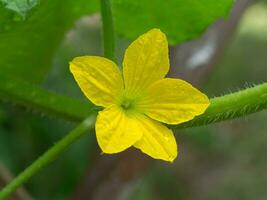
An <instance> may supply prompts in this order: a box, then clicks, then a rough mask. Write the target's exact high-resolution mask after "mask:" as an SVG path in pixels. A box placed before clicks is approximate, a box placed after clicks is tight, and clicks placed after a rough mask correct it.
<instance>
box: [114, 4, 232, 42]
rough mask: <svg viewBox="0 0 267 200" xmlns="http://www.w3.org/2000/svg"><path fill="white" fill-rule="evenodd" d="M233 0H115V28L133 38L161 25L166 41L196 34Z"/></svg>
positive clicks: (173, 40) (222, 12)
mask: <svg viewBox="0 0 267 200" xmlns="http://www.w3.org/2000/svg"><path fill="white" fill-rule="evenodd" d="M232 5H233V0H220V1H215V0H168V1H162V0H128V1H125V0H114V1H113V9H114V15H115V25H116V29H117V32H118V33H119V34H122V35H123V36H125V37H127V38H130V39H134V38H136V37H137V36H139V35H141V34H142V33H144V32H146V31H148V30H149V29H151V28H160V29H161V30H162V31H163V32H165V33H166V34H167V36H168V40H169V43H170V44H172V45H174V44H177V43H179V42H182V41H185V40H189V39H192V38H194V37H197V36H198V35H199V34H200V33H201V32H203V31H204V30H205V29H206V28H207V27H208V25H210V24H211V23H213V22H215V21H216V20H217V19H218V18H221V17H225V16H227V14H228V13H229V10H230V8H231V7H232Z"/></svg>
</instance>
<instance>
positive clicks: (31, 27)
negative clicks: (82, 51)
mask: <svg viewBox="0 0 267 200" xmlns="http://www.w3.org/2000/svg"><path fill="white" fill-rule="evenodd" d="M5 2H9V3H8V4H3V3H2V4H0V24H1V26H0V52H1V58H0V66H1V73H5V74H10V76H12V77H19V78H24V79H27V80H29V81H33V82H39V81H40V80H42V79H43V78H44V77H45V75H46V73H47V71H48V70H49V68H50V66H51V62H52V56H53V54H54V52H55V50H56V49H57V48H58V46H59V44H60V42H61V41H62V39H63V37H64V36H65V33H66V31H67V30H68V29H69V28H70V27H71V26H73V24H74V22H75V21H76V20H77V19H78V18H79V17H81V16H82V15H86V14H91V13H93V12H95V11H96V10H97V7H98V4H97V1H96V0H90V1H88V0H77V1H72V0H66V1H61V0H41V1H40V4H39V5H37V6H35V7H34V8H32V7H33V5H34V2H33V1H27V2H28V3H25V1H6V0H5ZM18 2H20V3H18ZM23 2H24V3H23ZM29 2H32V3H29ZM7 8H9V9H7ZM30 8H32V9H31V10H30V11H29V9H30ZM10 9H11V10H10ZM12 10H13V11H12ZM14 11H16V12H14ZM27 11H29V12H28V14H27V18H26V19H25V20H24V19H23V17H22V16H23V15H24V14H25V12H27ZM20 15H22V16H20Z"/></svg>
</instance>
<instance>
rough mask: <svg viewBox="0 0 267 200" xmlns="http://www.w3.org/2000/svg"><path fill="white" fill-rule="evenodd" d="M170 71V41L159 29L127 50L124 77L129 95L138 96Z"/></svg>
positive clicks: (146, 34)
mask: <svg viewBox="0 0 267 200" xmlns="http://www.w3.org/2000/svg"><path fill="white" fill-rule="evenodd" d="M168 71H169V57H168V41H167V39H166V36H165V34H164V33H162V32H161V31H160V30H159V29H152V30H150V31H149V32H147V33H145V34H143V35H141V36H140V37H139V38H137V39H136V40H135V41H134V42H133V43H132V44H131V45H130V46H129V47H128V48H127V50H126V52H125V56H124V60H123V76H124V83H125V88H126V91H127V94H128V95H130V96H132V95H137V93H138V92H140V91H142V89H144V88H146V87H148V86H149V85H150V84H151V83H153V82H155V81H157V80H159V79H162V78H164V77H165V75H166V74H167V73H168Z"/></svg>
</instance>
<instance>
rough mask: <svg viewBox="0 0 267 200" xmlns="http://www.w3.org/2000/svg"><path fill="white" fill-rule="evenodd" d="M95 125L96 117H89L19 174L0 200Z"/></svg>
mask: <svg viewBox="0 0 267 200" xmlns="http://www.w3.org/2000/svg"><path fill="white" fill-rule="evenodd" d="M94 123H95V118H94V117H88V118H87V119H85V120H84V121H83V122H82V123H81V124H80V125H79V126H77V127H76V128H75V129H74V130H72V131H71V132H70V133H69V134H67V135H66V136H65V137H64V138H63V139H61V140H60V141H59V142H58V143H56V144H55V145H54V146H53V147H51V148H50V149H49V150H48V151H47V152H45V153H44V154H43V155H42V156H41V157H39V158H38V159H37V160H36V161H34V162H33V163H32V164H31V165H30V166H29V167H28V168H26V169H25V170H24V171H23V172H22V173H21V174H19V175H18V176H17V177H16V178H15V179H14V180H12V181H11V182H10V183H9V184H8V185H6V186H5V187H4V188H3V189H2V190H1V191H0V200H4V199H6V198H7V197H8V196H9V195H10V194H11V193H12V192H14V191H15V190H16V189H17V188H18V187H20V186H21V185H22V184H23V183H25V182H26V181H27V180H28V179H29V178H31V177H32V176H33V175H34V174H36V173H37V172H38V171H40V170H41V169H42V168H44V167H45V166H47V165H48V164H49V163H51V162H52V161H53V160H55V159H56V158H57V157H58V156H59V155H60V154H61V153H62V152H64V151H65V150H66V149H67V148H68V147H69V146H70V145H71V144H72V143H73V142H75V141H77V139H79V138H80V137H81V136H82V135H84V134H86V133H88V132H89V129H92V128H93V126H94Z"/></svg>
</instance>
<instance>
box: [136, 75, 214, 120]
mask: <svg viewBox="0 0 267 200" xmlns="http://www.w3.org/2000/svg"><path fill="white" fill-rule="evenodd" d="M209 104H210V102H209V99H208V97H207V96H206V95H205V94H203V93H201V92H200V91H198V90H197V89H196V88H194V87H193V86H192V85H191V84H189V83H187V82H185V81H183V80H180V79H171V78H166V79H162V80H159V81H157V82H155V83H154V84H153V85H151V86H150V87H149V88H148V89H147V94H146V97H145V98H144V99H142V100H141V101H140V102H139V105H138V106H139V108H140V109H141V110H143V112H144V113H145V114H146V115H148V116H149V117H151V118H153V119H155V120H158V121H161V122H164V123H167V124H179V123H182V122H186V121H189V120H191V119H193V118H194V117H195V116H197V115H200V114H202V113H204V111H205V110H206V109H207V107H208V106H209Z"/></svg>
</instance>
